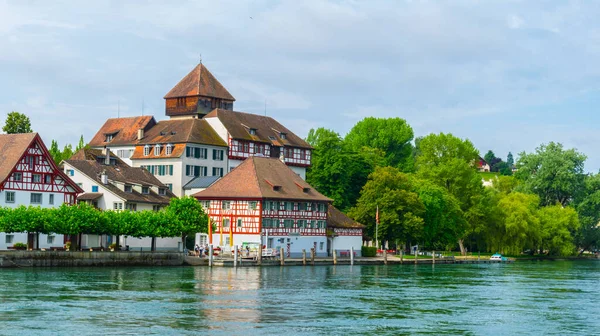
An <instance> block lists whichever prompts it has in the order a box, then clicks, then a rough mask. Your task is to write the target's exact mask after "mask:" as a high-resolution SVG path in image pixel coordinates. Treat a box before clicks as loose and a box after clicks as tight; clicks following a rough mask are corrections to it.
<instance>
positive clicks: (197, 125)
mask: <svg viewBox="0 0 600 336" xmlns="http://www.w3.org/2000/svg"><path fill="white" fill-rule="evenodd" d="M190 142H191V143H199V144H205V145H213V146H223V147H227V143H226V142H225V140H223V139H222V138H221V137H220V136H219V135H218V134H217V132H216V131H215V130H214V129H213V128H212V127H211V126H210V125H209V124H208V122H207V121H206V120H203V119H173V120H163V121H159V122H158V123H157V124H156V125H155V126H154V127H152V128H151V129H150V130H149V131H148V132H146V133H145V135H144V138H143V139H142V140H140V141H136V144H140V145H141V144H144V145H145V144H149V145H153V144H157V143H158V144H166V143H173V144H174V143H190Z"/></svg>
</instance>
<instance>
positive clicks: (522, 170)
mask: <svg viewBox="0 0 600 336" xmlns="http://www.w3.org/2000/svg"><path fill="white" fill-rule="evenodd" d="M585 159H586V156H585V155H583V154H581V153H579V152H577V151H576V150H575V149H568V150H564V149H563V146H562V145H561V144H560V143H554V142H550V143H549V144H547V145H541V146H540V147H538V148H536V150H535V153H530V154H527V153H525V152H523V153H520V154H519V161H518V162H517V168H518V171H517V172H516V174H515V176H516V177H517V178H518V179H519V180H521V181H522V184H521V191H524V192H530V193H535V194H537V195H538V196H539V197H540V200H541V204H542V205H543V206H546V205H554V204H556V203H560V204H562V205H563V206H564V205H567V204H569V203H570V202H571V200H573V199H574V198H576V197H577V193H578V191H580V190H582V189H583V187H584V174H583V163H584V161H585Z"/></svg>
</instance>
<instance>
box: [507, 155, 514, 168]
mask: <svg viewBox="0 0 600 336" xmlns="http://www.w3.org/2000/svg"><path fill="white" fill-rule="evenodd" d="M506 163H507V164H508V166H509V167H510V168H512V167H514V165H515V159H514V158H513V155H512V153H511V152H508V155H507V156H506Z"/></svg>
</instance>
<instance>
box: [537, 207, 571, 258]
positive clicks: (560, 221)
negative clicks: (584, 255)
mask: <svg viewBox="0 0 600 336" xmlns="http://www.w3.org/2000/svg"><path fill="white" fill-rule="evenodd" d="M539 217H540V223H541V226H542V232H541V235H542V237H541V238H542V242H541V250H542V251H543V250H548V254H549V255H560V256H566V255H572V254H574V253H575V244H574V240H573V236H574V234H575V232H576V231H577V230H578V229H579V218H578V216H577V211H575V209H574V208H572V207H564V208H563V207H562V206H561V205H553V206H547V207H544V208H541V209H540V210H539Z"/></svg>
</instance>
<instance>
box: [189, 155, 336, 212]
mask: <svg viewBox="0 0 600 336" xmlns="http://www.w3.org/2000/svg"><path fill="white" fill-rule="evenodd" d="M194 197H197V198H200V199H215V198H216V199H218V198H263V199H286V200H302V201H324V202H331V201H332V200H331V199H330V198H328V197H325V196H323V195H322V194H321V193H319V192H318V191H316V190H315V189H314V188H313V187H311V186H310V185H309V184H308V183H306V181H304V180H303V179H302V178H301V177H300V176H298V174H296V173H294V171H293V170H291V169H290V168H289V167H288V166H286V165H285V164H284V163H283V162H281V161H280V160H278V159H276V158H267V157H259V156H253V157H250V158H248V159H246V160H244V161H243V162H242V163H241V164H240V165H239V166H237V167H236V168H235V169H233V170H232V171H231V172H230V173H228V174H227V175H225V176H224V177H222V178H221V179H220V180H218V181H217V182H215V183H214V184H213V185H211V186H210V187H208V188H207V189H206V190H203V191H200V192H198V193H197V194H195V195H194Z"/></svg>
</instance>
